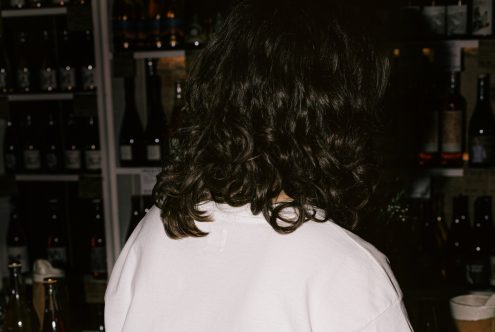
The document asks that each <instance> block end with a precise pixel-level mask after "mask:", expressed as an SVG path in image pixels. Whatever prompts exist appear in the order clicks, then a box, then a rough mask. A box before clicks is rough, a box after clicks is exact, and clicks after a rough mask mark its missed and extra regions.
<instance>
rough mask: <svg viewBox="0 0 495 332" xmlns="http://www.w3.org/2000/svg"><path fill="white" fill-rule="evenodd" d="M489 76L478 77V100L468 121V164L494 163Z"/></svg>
mask: <svg viewBox="0 0 495 332" xmlns="http://www.w3.org/2000/svg"><path fill="white" fill-rule="evenodd" d="M489 91H490V77H489V75H488V74H482V75H480V76H479V77H478V101H477V102H476V107H475V109H474V112H473V115H472V116H471V119H470V121H469V131H468V142H469V166H470V167H490V166H493V165H494V164H495V151H494V149H495V120H494V117H493V113H492V106H491V101H490V93H489Z"/></svg>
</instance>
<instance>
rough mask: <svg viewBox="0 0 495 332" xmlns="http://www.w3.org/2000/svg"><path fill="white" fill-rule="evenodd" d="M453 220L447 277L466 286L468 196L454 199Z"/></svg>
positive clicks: (449, 241) (457, 283) (449, 238)
mask: <svg viewBox="0 0 495 332" xmlns="http://www.w3.org/2000/svg"><path fill="white" fill-rule="evenodd" d="M452 206H453V211H452V212H453V215H452V217H453V220H452V223H451V226H450V231H449V235H448V247H447V250H448V266H447V277H448V279H449V280H450V282H451V283H453V284H456V285H458V286H466V284H467V280H466V269H467V263H468V262H467V259H468V254H469V233H470V230H471V225H470V223H469V210H468V198H467V196H464V195H459V196H457V197H454V199H453V205H452Z"/></svg>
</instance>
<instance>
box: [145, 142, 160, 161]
mask: <svg viewBox="0 0 495 332" xmlns="http://www.w3.org/2000/svg"><path fill="white" fill-rule="evenodd" d="M161 158H162V156H161V151H160V146H159V145H147V146H146V159H147V160H150V161H159V160H161Z"/></svg>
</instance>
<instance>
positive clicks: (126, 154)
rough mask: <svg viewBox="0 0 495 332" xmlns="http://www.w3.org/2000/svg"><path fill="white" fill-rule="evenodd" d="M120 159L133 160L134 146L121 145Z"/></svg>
mask: <svg viewBox="0 0 495 332" xmlns="http://www.w3.org/2000/svg"><path fill="white" fill-rule="evenodd" d="M120 160H124V161H131V160H132V147H131V146H130V145H121V146H120Z"/></svg>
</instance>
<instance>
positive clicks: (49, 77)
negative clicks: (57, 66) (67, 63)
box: [40, 68, 57, 91]
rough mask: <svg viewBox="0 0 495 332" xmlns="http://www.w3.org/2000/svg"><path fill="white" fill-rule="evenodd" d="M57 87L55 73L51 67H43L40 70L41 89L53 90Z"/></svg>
mask: <svg viewBox="0 0 495 332" xmlns="http://www.w3.org/2000/svg"><path fill="white" fill-rule="evenodd" d="M56 88H57V73H56V72H55V70H53V69H52V68H44V69H42V70H41V71H40V89H41V91H53V90H55V89H56Z"/></svg>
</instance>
